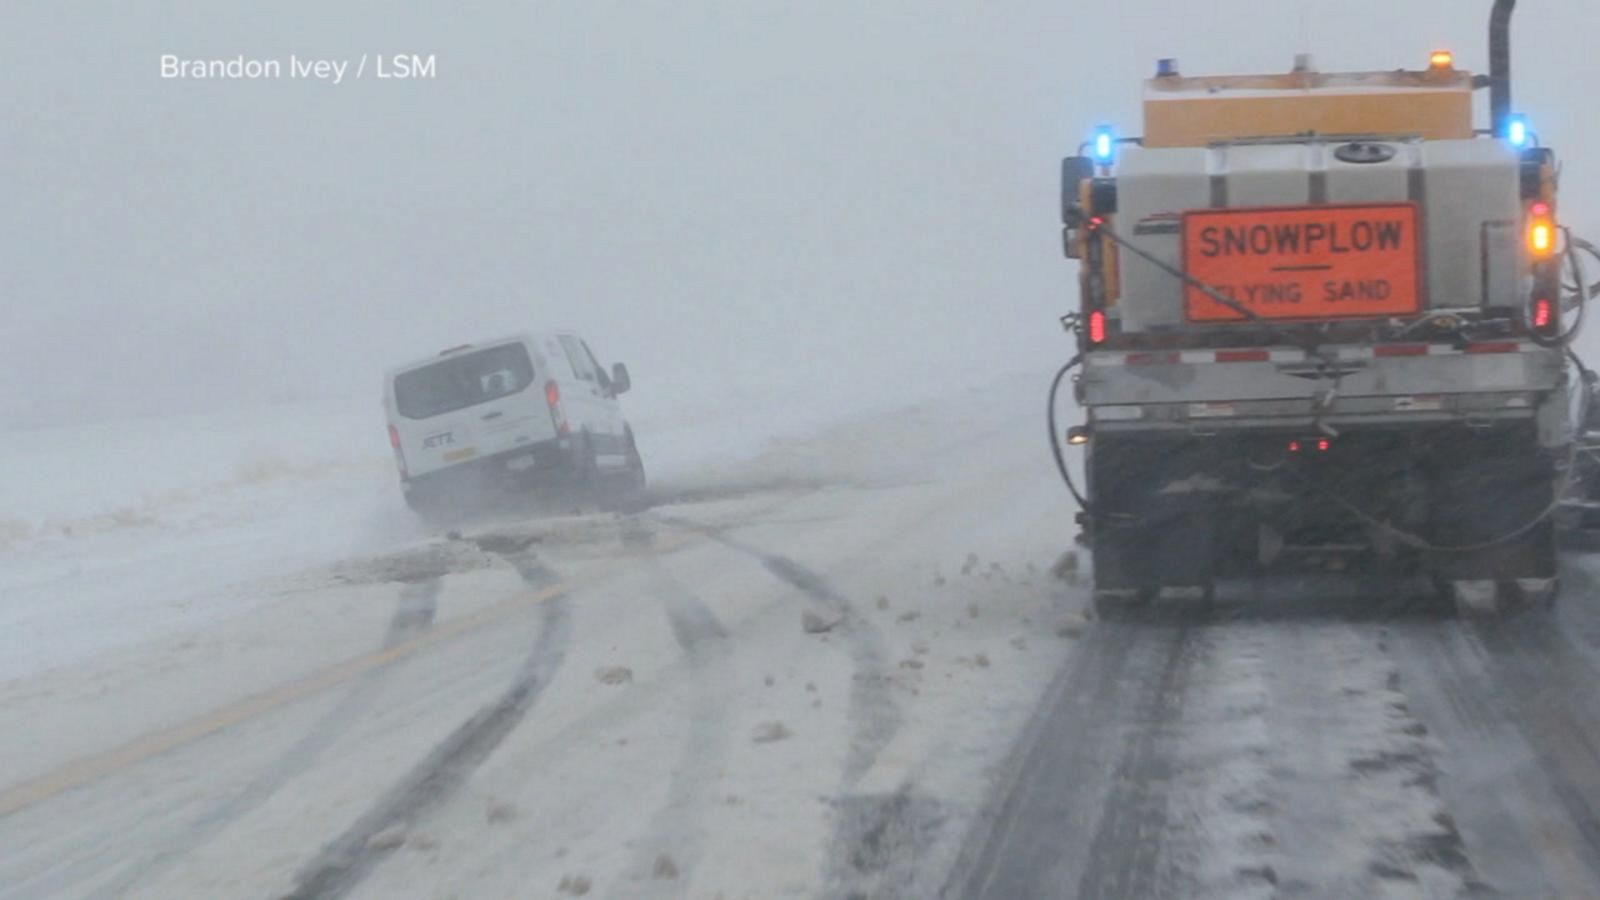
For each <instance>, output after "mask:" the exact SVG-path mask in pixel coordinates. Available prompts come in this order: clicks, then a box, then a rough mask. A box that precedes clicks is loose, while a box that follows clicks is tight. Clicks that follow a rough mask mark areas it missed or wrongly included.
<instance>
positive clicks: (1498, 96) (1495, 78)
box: [1489, 0, 1517, 135]
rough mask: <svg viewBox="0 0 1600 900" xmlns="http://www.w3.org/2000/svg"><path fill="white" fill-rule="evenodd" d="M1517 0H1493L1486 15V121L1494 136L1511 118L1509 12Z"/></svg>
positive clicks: (1500, 133) (1504, 129)
mask: <svg viewBox="0 0 1600 900" xmlns="http://www.w3.org/2000/svg"><path fill="white" fill-rule="evenodd" d="M1516 7H1517V0H1495V4H1494V11H1493V12H1491V13H1490V14H1489V121H1490V125H1491V126H1492V127H1493V128H1494V133H1495V134H1496V135H1504V134H1505V133H1506V122H1507V120H1508V119H1510V117H1511V14H1512V13H1513V12H1515V11H1516Z"/></svg>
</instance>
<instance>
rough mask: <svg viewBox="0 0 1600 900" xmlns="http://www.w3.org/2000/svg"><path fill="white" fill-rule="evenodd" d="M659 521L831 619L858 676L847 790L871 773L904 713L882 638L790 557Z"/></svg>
mask: <svg viewBox="0 0 1600 900" xmlns="http://www.w3.org/2000/svg"><path fill="white" fill-rule="evenodd" d="M661 521H662V522H664V523H666V524H668V525H674V526H677V527H679V528H686V529H689V530H691V531H697V532H699V533H701V534H704V535H706V536H707V537H709V538H711V539H712V540H714V541H716V542H717V543H719V544H722V545H723V546H725V547H727V548H729V549H731V550H736V551H738V552H740V553H743V554H744V555H746V556H749V557H751V558H753V559H755V560H756V561H757V562H759V563H761V565H762V567H763V568H765V569H766V570H767V571H768V572H770V573H772V574H773V575H774V576H776V577H777V578H778V579H779V580H780V581H783V582H785V583H786V584H788V585H789V586H791V587H793V588H795V589H796V590H798V591H800V592H801V593H802V594H805V595H806V596H807V597H809V598H810V599H811V600H812V601H813V602H815V603H817V604H818V605H819V606H821V607H822V608H823V609H824V610H825V611H826V612H827V613H828V614H829V615H831V616H834V617H835V618H837V619H838V620H839V625H838V626H837V627H838V629H839V630H840V632H841V633H842V634H843V635H844V637H845V641H846V643H847V644H848V646H849V648H850V649H849V652H850V657H851V661H852V663H853V664H854V666H855V672H854V674H853V676H852V679H851V687H850V714H849V715H850V720H851V740H850V749H849V752H848V753H847V754H846V756H845V765H844V785H845V789H846V790H848V789H849V787H850V786H851V785H852V784H854V783H855V782H856V781H857V780H859V779H860V778H861V776H862V775H865V774H866V772H867V770H868V769H870V768H872V763H873V761H874V760H876V759H877V757H878V753H879V752H880V751H882V750H883V748H884V747H885V746H886V745H888V743H889V740H890V739H891V738H893V737H894V734H895V732H896V731H897V730H898V729H899V727H900V709H899V707H898V706H896V705H895V702H894V700H893V698H891V697H890V695H889V685H890V681H889V663H888V658H889V654H888V651H887V650H886V649H885V646H884V640H883V634H882V633H881V632H880V631H879V630H878V627H877V626H876V625H874V624H873V623H872V621H871V620H870V619H868V618H867V617H866V616H863V615H861V614H860V613H859V612H858V611H857V610H856V608H855V606H854V604H852V603H851V602H850V601H849V600H848V599H846V598H845V597H844V596H843V595H841V594H839V593H838V592H836V591H834V590H833V588H832V587H831V586H829V584H828V582H827V581H826V580H825V579H823V578H822V576H820V575H818V574H816V573H815V572H812V571H811V570H810V569H807V568H806V567H804V566H802V565H800V564H799V563H797V562H795V561H794V560H792V559H789V558H788V557H786V556H781V555H779V554H776V553H768V552H767V551H765V550H762V549H761V548H759V547H754V546H751V545H749V544H746V543H744V542H742V541H739V540H737V539H735V538H732V537H729V536H728V535H727V534H726V533H725V532H723V531H722V530H719V529H713V528H708V527H706V526H704V525H700V524H698V523H695V522H691V521H689V520H687V519H679V518H675V517H666V516H663V517H661Z"/></svg>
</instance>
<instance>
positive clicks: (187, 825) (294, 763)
mask: <svg viewBox="0 0 1600 900" xmlns="http://www.w3.org/2000/svg"><path fill="white" fill-rule="evenodd" d="M438 593H439V582H438V579H428V580H426V581H421V582H414V583H410V584H406V585H404V586H402V588H401V590H400V594H399V597H398V599H397V601H396V606H395V611H394V613H393V615H392V616H391V618H390V620H389V624H388V627H387V629H386V631H385V635H384V639H383V642H382V648H381V649H383V650H387V649H389V648H391V647H393V646H395V645H397V644H400V643H403V642H404V641H407V640H410V639H411V638H413V637H415V636H416V635H417V634H419V633H421V632H422V631H425V630H426V629H427V628H428V627H429V626H430V625H431V624H432V622H433V618H434V614H435V610H436V604H437V599H438ZM388 671H389V669H388V668H384V669H375V670H372V671H370V672H367V673H365V674H364V675H363V676H361V678H359V679H358V680H357V681H356V682H355V683H354V684H353V685H352V686H351V689H350V691H349V692H348V693H347V694H346V696H345V697H344V698H343V699H342V700H341V701H340V702H339V703H338V704H337V705H336V706H335V707H334V708H333V709H332V710H330V711H329V712H328V713H326V714H325V715H323V716H322V718H320V719H319V720H318V721H317V723H316V724H315V725H313V726H312V727H311V728H310V729H308V730H307V732H306V734H305V736H304V737H302V738H301V739H300V740H299V741H298V742H296V743H295V744H294V745H293V746H291V747H290V748H289V749H288V750H287V751H285V752H284V753H283V754H282V756H280V757H279V759H278V760H277V762H276V763H275V764H274V765H273V766H271V767H270V768H269V769H267V770H266V771H265V772H263V773H261V774H260V775H258V776H256V777H255V778H253V779H251V780H250V781H248V782H247V783H246V784H245V785H244V786H243V787H241V788H239V789H238V790H236V791H234V792H233V793H232V794H230V795H227V796H225V797H224V799H222V800H221V801H220V802H217V803H215V804H213V805H212V806H211V807H210V808H209V809H208V810H206V811H205V812H203V813H201V814H200V815H198V816H195V817H193V818H192V819H190V820H189V821H187V822H184V823H181V824H179V823H176V822H174V823H173V824H172V826H171V827H170V828H169V829H168V832H169V833H167V834H166V835H162V836H158V838H157V840H158V841H159V843H158V844H157V846H156V847H155V848H154V849H153V850H152V851H150V852H145V851H144V850H143V849H142V848H141V849H139V850H132V851H129V852H127V853H125V854H114V855H109V856H108V852H107V848H105V847H104V846H103V844H102V840H101V838H100V837H99V836H98V835H99V834H101V833H102V832H103V829H102V830H97V831H96V832H95V833H94V835H91V836H90V837H89V838H88V840H90V841H93V842H94V846H95V848H96V849H94V850H92V851H86V852H84V853H81V854H80V853H72V852H66V853H61V854H59V856H60V861H59V862H58V864H57V865H56V866H55V867H53V868H52V869H51V870H49V871H47V872H46V873H43V874H42V875H41V876H40V877H36V878H32V879H27V880H19V881H12V882H10V884H9V885H8V887H10V888H16V889H20V890H22V891H24V892H26V895H29V896H57V895H59V894H60V893H62V892H64V891H66V890H68V889H70V888H71V887H73V886H75V885H82V884H84V883H85V882H88V881H91V880H93V879H94V878H95V877H96V876H97V875H98V874H99V873H101V872H104V871H106V870H114V869H117V868H118V867H119V866H120V868H121V871H117V872H115V873H114V875H113V877H112V878H111V880H110V881H109V882H108V883H106V884H103V885H101V886H99V887H97V888H94V889H92V890H91V891H90V892H89V893H88V894H87V896H90V897H97V898H115V897H123V896H126V895H127V894H128V893H129V892H130V891H131V890H132V889H133V888H135V887H137V886H138V885H139V884H142V883H145V882H148V881H150V880H152V879H154V878H157V877H159V876H160V875H161V874H163V873H165V872H166V871H167V870H169V869H170V868H171V867H172V866H173V865H174V864H176V863H177V862H179V861H180V860H182V859H183V858H184V857H185V856H187V855H189V854H190V853H193V852H195V851H197V850H199V849H200V848H202V847H203V846H205V844H206V843H207V842H208V840H209V839H210V838H212V837H215V836H216V835H217V834H218V833H219V832H220V831H221V830H222V829H223V828H225V827H226V826H227V825H228V824H229V823H231V822H234V821H237V820H238V819H240V818H241V817H243V816H245V815H247V814H248V813H249V812H250V811H252V810H254V809H255V808H257V807H259V806H260V805H261V804H262V803H264V802H266V800H267V799H269V798H270V797H271V796H272V795H273V794H274V793H276V792H277V791H278V790H279V789H280V788H282V787H283V786H284V785H286V784H288V783H289V782H290V781H291V780H293V779H294V778H295V777H297V776H298V775H300V774H301V773H303V772H305V771H306V770H307V769H309V768H310V767H311V766H312V764H313V763H315V761H316V759H317V757H318V756H319V755H320V754H321V753H322V751H323V750H325V749H326V748H327V747H328V746H329V745H330V744H332V743H333V742H334V741H335V740H336V739H337V738H338V737H340V736H341V735H342V734H344V733H345V732H346V731H347V730H349V728H350V727H351V726H352V725H353V724H354V720H355V717H356V714H358V713H359V712H360V711H361V710H362V709H364V708H367V707H368V706H370V703H371V701H372V699H373V697H374V696H375V695H376V694H377V693H378V691H379V690H381V687H382V685H383V682H384V680H385V676H386V673H387V672H388ZM124 812H125V813H127V814H129V815H130V816H133V817H134V818H135V819H136V820H137V821H138V823H139V827H138V828H130V829H129V831H128V832H127V834H128V835H130V836H137V835H139V834H140V832H141V831H144V832H146V833H147V832H148V830H149V829H150V828H151V826H152V824H154V822H153V821H152V819H151V818H150V817H149V816H148V815H147V814H146V813H145V812H144V811H143V810H142V809H141V808H129V809H126V810H124ZM171 818H173V819H176V818H178V817H177V816H173V817H171ZM95 858H106V860H105V863H104V864H103V865H102V866H99V867H98V868H95V869H91V870H89V871H85V869H86V868H87V867H86V865H85V863H87V862H88V861H89V860H90V859H95ZM130 858H132V861H131V862H129V860H130Z"/></svg>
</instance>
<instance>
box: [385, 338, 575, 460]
mask: <svg viewBox="0 0 1600 900" xmlns="http://www.w3.org/2000/svg"><path fill="white" fill-rule="evenodd" d="M536 381H537V378H536V377H535V372H534V367H533V360H532V359H531V358H530V357H529V355H528V350H527V348H526V347H525V346H523V345H522V343H521V342H512V343H506V344H499V345H496V346H493V347H485V348H482V349H478V348H473V349H468V350H460V351H455V352H453V353H451V354H450V355H448V356H446V357H444V358H442V359H440V360H439V361H438V362H434V363H430V364H428V365H426V366H422V367H421V368H416V369H411V370H408V371H405V372H401V373H400V374H398V375H396V376H395V379H394V401H395V412H396V413H397V414H398V421H397V422H396V426H397V429H396V430H397V431H398V432H399V433H400V440H401V447H402V451H403V452H404V454H405V458H406V462H407V466H408V468H409V469H410V472H411V474H412V475H420V474H423V473H426V472H431V471H435V470H437V469H442V468H445V467H448V466H452V465H458V464H461V463H466V462H470V461H472V460H474V459H481V458H483V457H486V456H493V455H495V454H499V453H504V452H507V451H510V450H514V449H516V448H517V447H519V446H522V445H531V444H534V443H538V442H541V441H546V440H550V439H552V438H554V437H555V436H556V433H555V425H554V423H553V422H552V421H551V418H550V411H549V409H548V407H547V406H546V404H545V400H544V394H543V392H542V391H540V390H538V389H537V388H536V385H535V382H536Z"/></svg>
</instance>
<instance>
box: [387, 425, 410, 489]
mask: <svg viewBox="0 0 1600 900" xmlns="http://www.w3.org/2000/svg"><path fill="white" fill-rule="evenodd" d="M389 446H390V447H391V448H393V449H394V464H395V465H396V466H398V467H399V469H400V477H401V478H409V477H410V472H409V471H407V469H406V452H405V450H404V449H402V448H401V447H400V429H398V428H396V427H394V426H393V425H390V426H389Z"/></svg>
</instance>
